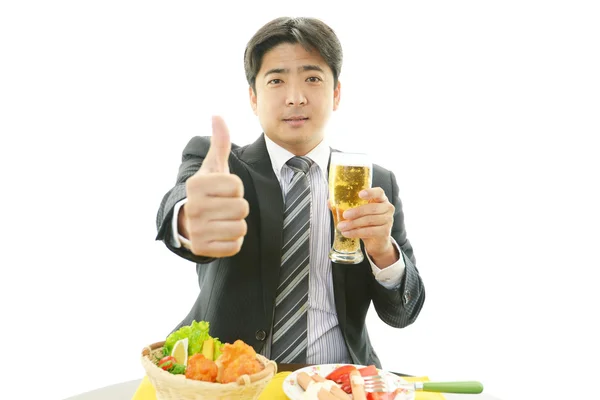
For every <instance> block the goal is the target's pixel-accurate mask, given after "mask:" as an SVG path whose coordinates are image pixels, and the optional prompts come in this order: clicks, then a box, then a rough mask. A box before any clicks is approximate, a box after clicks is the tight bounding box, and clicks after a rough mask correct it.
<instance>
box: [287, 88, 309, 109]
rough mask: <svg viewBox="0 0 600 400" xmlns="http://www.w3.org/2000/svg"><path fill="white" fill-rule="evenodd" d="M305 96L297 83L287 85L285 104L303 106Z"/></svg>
mask: <svg viewBox="0 0 600 400" xmlns="http://www.w3.org/2000/svg"><path fill="white" fill-rule="evenodd" d="M306 101H307V100H306V96H305V95H304V92H303V91H302V89H301V88H300V87H299V86H298V85H289V86H288V92H287V98H286V104H287V105H288V106H303V105H305V104H306Z"/></svg>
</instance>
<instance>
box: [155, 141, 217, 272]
mask: <svg viewBox="0 0 600 400" xmlns="http://www.w3.org/2000/svg"><path fill="white" fill-rule="evenodd" d="M209 148H210V137H205V136H196V137H194V138H192V139H191V140H190V141H189V142H188V144H187V145H186V147H185V148H184V150H183V154H182V157H181V164H180V166H179V172H178V174H177V180H176V182H175V186H174V187H172V188H171V189H170V190H169V191H168V192H167V193H166V194H165V195H164V196H163V199H162V201H161V203H160V206H159V208H158V213H157V214H156V229H157V231H158V234H157V236H156V240H161V241H163V243H164V244H165V245H166V246H167V248H169V250H171V251H172V252H173V253H175V254H177V255H179V256H181V257H183V258H185V259H187V260H190V261H193V262H195V263H200V264H203V263H208V262H210V261H212V260H213V258H209V257H202V256H197V255H195V254H193V253H192V252H191V251H189V250H188V249H186V248H184V247H183V246H181V247H179V248H177V247H175V246H173V238H172V230H171V229H170V227H171V221H172V219H173V210H174V208H175V204H177V203H178V202H179V201H181V200H183V199H185V198H186V196H187V195H186V186H185V183H186V181H187V180H188V178H189V177H191V176H192V175H194V174H195V173H196V172H197V171H198V170H199V169H200V166H201V165H202V161H204V158H205V157H206V154H207V153H208V149H209Z"/></svg>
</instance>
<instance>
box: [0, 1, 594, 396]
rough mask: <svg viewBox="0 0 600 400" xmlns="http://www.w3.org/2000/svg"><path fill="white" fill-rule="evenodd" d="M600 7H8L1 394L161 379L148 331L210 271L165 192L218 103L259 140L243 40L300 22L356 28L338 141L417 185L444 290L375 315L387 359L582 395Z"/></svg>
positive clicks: (416, 230) (418, 223)
mask: <svg viewBox="0 0 600 400" xmlns="http://www.w3.org/2000/svg"><path fill="white" fill-rule="evenodd" d="M215 3H216V2H215ZM594 3H596V2H593V1H588V2H585V1H526V0H519V1H506V0H505V1H495V2H491V1H480V0H478V1H420V2H401V3H399V4H396V5H395V6H394V9H392V8H391V7H390V6H389V5H388V4H386V3H382V2H377V1H368V2H357V3H356V5H348V3H347V2H341V1H323V0H322V1H302V2H282V1H276V2H265V1H257V2H247V3H245V2H240V3H239V4H238V5H236V6H233V5H232V3H229V2H219V5H218V6H217V5H207V4H206V2H200V1H186V2H156V1H138V2H134V1H96V2H92V1H70V2H67V1H53V2H41V1H40V2H37V3H34V2H27V1H6V2H3V3H2V6H0V57H1V62H0V69H1V71H0V72H1V73H0V132H1V136H0V137H1V139H0V163H1V165H0V167H1V169H0V174H1V179H2V180H1V184H2V195H1V196H0V202H1V204H0V210H1V212H2V214H1V222H2V229H1V230H0V232H1V234H0V235H2V236H1V242H0V243H1V244H0V246H1V251H0V266H1V267H2V269H1V271H2V280H1V282H2V286H1V291H0V300H1V301H0V306H1V307H2V314H1V323H2V328H1V332H0V335H1V337H0V339H1V341H0V343H1V345H2V353H3V361H2V362H1V363H0V371H1V376H2V379H1V380H2V385H1V387H0V390H1V391H4V393H6V394H7V395H6V396H5V395H0V397H2V398H44V399H62V398H65V397H68V396H72V395H75V394H77V393H80V392H84V391H88V390H92V389H94V388H98V387H103V386H106V385H110V384H113V383H117V382H120V381H126V380H131V379H138V378H141V377H142V376H143V369H142V367H141V364H140V361H139V355H140V352H141V350H142V348H143V346H145V345H147V344H149V343H153V342H156V341H159V340H162V339H163V338H164V336H165V335H166V334H167V333H168V332H169V331H170V330H171V329H172V328H173V327H174V326H175V325H176V324H177V323H178V322H179V321H180V319H181V318H183V317H184V316H185V315H186V313H187V312H188V309H189V307H190V306H191V305H192V302H193V301H194V299H195V297H196V295H197V283H196V277H195V271H194V265H193V264H191V263H189V262H187V261H184V260H182V259H179V258H178V257H177V256H175V255H174V254H172V253H170V252H169V251H168V250H167V249H166V247H165V246H164V245H163V244H162V243H160V242H156V241H155V240H154V238H155V234H156V227H155V216H156V211H157V209H158V206H159V203H160V201H161V198H162V196H163V194H164V193H165V192H166V191H167V190H168V189H170V187H171V186H172V185H173V183H174V181H175V177H176V173H177V168H178V166H179V162H180V157H181V151H182V150H183V147H184V146H185V144H186V143H187V141H188V140H189V139H190V138H191V137H192V136H194V135H198V134H202V135H208V134H210V130H209V129H210V116H211V115H212V114H213V113H218V114H221V115H223V116H224V118H225V120H226V121H227V123H228V125H229V127H230V130H231V133H232V137H233V140H234V142H236V143H238V144H248V143H250V142H252V141H254V139H255V138H256V137H257V136H258V135H259V134H260V132H261V130H260V126H259V125H258V121H257V120H256V118H255V117H254V115H253V114H252V113H251V109H250V107H249V105H248V99H247V84H246V82H245V77H244V71H243V63H242V60H243V51H244V47H245V45H246V42H247V41H248V40H249V38H250V37H251V36H252V34H253V33H254V32H255V31H256V30H257V29H258V28H259V27H260V26H262V25H263V24H264V23H266V22H267V21H269V20H271V19H272V18H275V17H277V16H281V15H292V16H315V17H319V18H321V19H323V20H324V21H325V22H327V23H329V24H330V25H331V26H332V27H333V28H334V29H335V30H336V31H337V33H338V35H339V37H340V39H341V42H342V45H343V48H344V52H345V59H344V61H345V62H344V66H343V69H342V75H341V78H340V79H341V81H342V85H343V86H342V102H341V106H340V109H339V111H337V112H336V113H334V116H333V119H332V121H331V124H330V130H329V139H330V141H331V143H332V144H333V145H334V146H335V147H339V148H341V149H344V150H355V149H362V150H364V151H367V152H369V153H371V154H372V155H374V156H375V157H376V159H377V161H378V163H379V164H381V165H383V166H384V167H387V168H389V169H392V170H393V171H395V173H396V176H397V179H398V183H399V185H400V195H401V198H402V200H403V202H404V211H405V214H406V226H407V231H408V235H409V239H410V240H411V241H412V243H413V246H414V248H415V254H416V257H417V266H418V267H419V269H420V271H421V274H422V277H423V279H424V282H425V285H426V290H427V300H426V303H425V306H424V308H423V311H422V313H421V315H420V317H419V319H418V320H417V321H416V323H415V324H414V325H412V326H410V327H408V328H406V329H403V330H395V329H392V328H389V327H387V326H384V325H383V323H381V322H380V321H379V320H378V319H377V316H376V315H375V314H374V313H372V314H370V318H369V320H368V324H369V328H370V331H371V335H372V339H373V341H374V342H375V344H376V348H377V350H378V352H379V354H380V356H381V359H382V362H383V364H384V367H386V368H387V369H390V370H394V371H401V372H405V373H409V374H416V375H421V374H425V375H429V376H430V378H432V379H439V380H448V379H477V380H480V381H482V382H483V383H484V385H485V387H486V392H488V393H490V394H493V395H495V396H497V397H499V398H501V399H504V400H509V399H564V398H571V397H570V396H569V394H572V393H570V392H578V393H584V391H585V390H588V389H586V388H585V387H587V388H589V387H590V385H588V384H586V383H585V382H587V383H590V382H597V380H598V376H597V375H598V372H600V368H599V367H598V359H599V358H600V351H599V345H598V339H597V338H598V337H600V331H599V329H598V327H597V322H598V314H599V313H598V310H597V308H598V305H599V304H600V297H599V295H598V289H597V278H596V277H597V276H598V275H597V270H598V268H599V267H600V255H599V254H598V241H599V239H600V235H599V234H598V227H599V225H600V212H599V211H598V210H599V207H598V205H599V204H600V195H599V183H598V181H599V178H598V175H599V172H600V162H599V161H598V155H597V153H598V145H597V141H596V139H597V137H598V135H599V134H600V116H599V114H600V94H599V93H600V78H599V77H600V73H599V71H600V56H599V49H600V40H599V38H600V28H599V26H600V25H599V24H598V21H599V20H600V15H599V12H598V6H597V5H596V4H594ZM390 4H391V2H390ZM576 382H579V383H576ZM589 390H592V389H589ZM8 394H12V395H13V396H12V397H10V396H8ZM590 395H591V396H595V395H597V392H596V393H595V394H594V393H591V394H590ZM572 398H575V396H573V397H572Z"/></svg>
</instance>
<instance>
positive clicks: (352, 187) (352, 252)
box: [329, 152, 373, 264]
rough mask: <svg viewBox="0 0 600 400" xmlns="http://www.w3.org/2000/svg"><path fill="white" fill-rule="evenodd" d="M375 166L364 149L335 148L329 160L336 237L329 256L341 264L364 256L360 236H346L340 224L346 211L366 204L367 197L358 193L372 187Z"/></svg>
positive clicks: (331, 201) (356, 261)
mask: <svg viewBox="0 0 600 400" xmlns="http://www.w3.org/2000/svg"><path fill="white" fill-rule="evenodd" d="M372 180H373V166H372V164H371V161H370V159H369V157H368V156H367V155H366V154H363V153H342V152H332V153H331V160H330V163H329V207H330V208H331V212H332V214H333V223H334V227H335V228H334V238H333V245H332V247H331V250H330V251H329V258H330V259H331V260H332V261H334V262H336V263H341V264H358V263H359V262H361V261H362V260H363V259H364V256H363V253H362V251H361V249H360V239H351V238H347V237H345V236H343V235H342V234H341V232H340V231H339V230H338V229H337V225H338V224H339V223H340V222H342V221H343V220H344V217H343V214H344V211H346V210H349V209H351V208H354V207H358V206H360V205H363V204H367V202H368V201H367V200H363V199H361V198H360V197H358V193H359V192H360V191H361V190H363V189H367V188H370V187H371V182H372Z"/></svg>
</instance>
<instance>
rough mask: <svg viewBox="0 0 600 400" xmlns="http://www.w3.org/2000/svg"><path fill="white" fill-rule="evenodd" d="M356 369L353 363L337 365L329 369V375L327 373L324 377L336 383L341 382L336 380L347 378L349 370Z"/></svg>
mask: <svg viewBox="0 0 600 400" xmlns="http://www.w3.org/2000/svg"><path fill="white" fill-rule="evenodd" d="M355 369H356V367H355V366H354V365H343V366H341V367H338V368H336V369H334V370H333V371H331V372H330V373H329V375H327V376H326V377H325V379H329V380H330V381H334V382H336V383H342V382H338V381H339V380H341V379H346V380H347V379H348V374H349V373H350V372H351V371H354V370H355Z"/></svg>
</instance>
